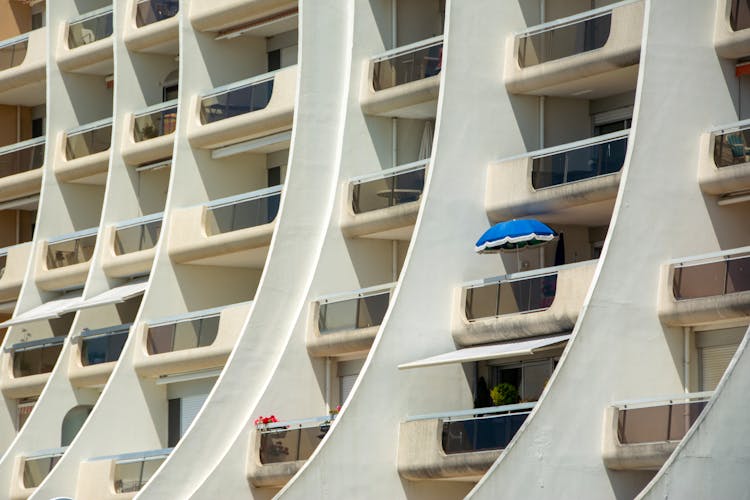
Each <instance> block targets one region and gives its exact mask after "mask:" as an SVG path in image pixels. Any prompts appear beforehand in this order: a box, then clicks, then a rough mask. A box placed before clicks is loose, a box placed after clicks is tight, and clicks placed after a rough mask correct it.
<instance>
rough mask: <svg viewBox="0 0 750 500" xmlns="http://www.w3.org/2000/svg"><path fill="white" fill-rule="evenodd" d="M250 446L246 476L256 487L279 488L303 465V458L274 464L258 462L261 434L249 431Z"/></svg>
mask: <svg viewBox="0 0 750 500" xmlns="http://www.w3.org/2000/svg"><path fill="white" fill-rule="evenodd" d="M250 443H251V444H250V446H249V447H248V455H249V456H248V457H247V477H248V480H249V481H250V482H251V483H252V485H253V486H255V487H256V488H281V487H282V486H284V485H285V484H286V483H287V481H289V480H290V479H291V478H292V477H293V476H294V475H295V474H296V473H297V471H299V470H300V468H302V465H304V463H305V461H304V460H295V461H291V462H279V463H274V464H261V463H260V458H259V457H260V446H261V434H260V432H258V431H257V430H252V431H250Z"/></svg>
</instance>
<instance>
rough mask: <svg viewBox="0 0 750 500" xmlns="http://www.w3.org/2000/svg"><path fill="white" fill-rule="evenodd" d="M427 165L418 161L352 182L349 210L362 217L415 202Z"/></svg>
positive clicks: (421, 188) (425, 162) (422, 187)
mask: <svg viewBox="0 0 750 500" xmlns="http://www.w3.org/2000/svg"><path fill="white" fill-rule="evenodd" d="M429 162H430V160H429V159H427V160H420V161H417V162H414V163H409V164H407V165H402V166H399V167H395V168H389V169H387V170H383V171H382V172H378V173H376V174H370V175H365V176H361V177H356V178H354V179H352V180H351V182H352V184H353V188H352V210H354V213H355V214H361V213H365V212H371V211H373V210H380V209H382V208H388V207H393V206H396V205H401V204H402V203H409V202H412V201H418V200H419V198H420V197H421V196H422V190H423V189H424V174H425V169H426V168H427V164H428V163H429Z"/></svg>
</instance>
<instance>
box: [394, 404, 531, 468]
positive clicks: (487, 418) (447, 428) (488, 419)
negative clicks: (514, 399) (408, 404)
mask: <svg viewBox="0 0 750 500" xmlns="http://www.w3.org/2000/svg"><path fill="white" fill-rule="evenodd" d="M534 405H535V403H521V404H514V405H506V406H496V407H493V408H481V409H473V410H463V411H456V412H450V413H443V414H433V415H421V416H416V417H410V418H408V419H407V420H406V422H403V423H402V424H401V430H400V432H399V443H398V472H399V474H400V475H401V477H403V478H404V479H409V480H414V481H419V480H425V479H453V480H459V481H478V480H479V479H480V478H481V477H482V476H483V475H484V474H485V472H487V470H488V469H489V468H490V466H491V465H492V464H493V463H494V462H495V460H497V458H498V457H499V456H500V453H501V452H502V450H504V449H505V448H506V447H507V446H508V444H509V443H510V442H511V441H512V440H513V437H514V436H515V435H516V432H518V429H519V428H520V427H521V425H523V423H524V421H525V420H526V417H527V416H528V415H529V413H531V410H532V409H533V408H534Z"/></svg>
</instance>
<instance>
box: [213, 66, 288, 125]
mask: <svg viewBox="0 0 750 500" xmlns="http://www.w3.org/2000/svg"><path fill="white" fill-rule="evenodd" d="M274 76H275V73H267V74H264V75H260V76H257V77H253V78H249V79H247V80H242V81H241V82H236V83H232V84H230V85H226V86H224V87H219V88H216V89H214V90H212V91H211V92H209V93H208V94H205V95H204V96H203V97H201V123H202V124H204V125H205V124H207V123H213V122H218V121H221V120H224V119H226V118H232V117H233V116H240V115H244V114H247V113H252V112H253V111H259V110H261V109H264V108H265V107H266V106H268V103H269V102H270V101H271V95H272V94H273V81H274Z"/></svg>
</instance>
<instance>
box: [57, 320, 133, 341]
mask: <svg viewBox="0 0 750 500" xmlns="http://www.w3.org/2000/svg"><path fill="white" fill-rule="evenodd" d="M132 326H133V323H125V324H122V325H113V326H107V327H105V328H94V329H88V328H84V329H83V330H81V333H80V334H78V335H77V336H75V337H73V338H72V339H71V342H75V341H76V340H78V339H91V338H97V337H107V336H109V335H116V334H118V333H125V332H128V331H129V330H130V327H132Z"/></svg>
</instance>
